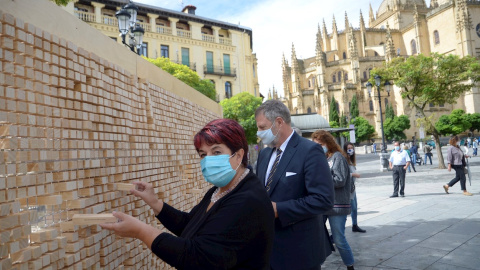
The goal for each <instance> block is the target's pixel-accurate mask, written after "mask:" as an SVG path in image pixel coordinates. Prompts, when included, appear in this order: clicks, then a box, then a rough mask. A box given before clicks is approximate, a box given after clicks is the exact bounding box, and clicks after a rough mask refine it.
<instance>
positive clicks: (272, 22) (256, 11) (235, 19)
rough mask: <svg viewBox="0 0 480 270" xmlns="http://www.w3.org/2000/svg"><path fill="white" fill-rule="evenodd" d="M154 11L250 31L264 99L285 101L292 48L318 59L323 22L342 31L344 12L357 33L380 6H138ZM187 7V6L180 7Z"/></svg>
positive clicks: (189, 0) (360, 2)
mask: <svg viewBox="0 0 480 270" xmlns="http://www.w3.org/2000/svg"><path fill="white" fill-rule="evenodd" d="M135 2H139V3H145V4H149V5H152V6H159V7H163V8H168V9H172V10H176V11H181V9H182V7H183V6H185V5H194V6H196V7H197V10H196V15H199V16H202V17H207V18H212V19H217V20H221V21H225V22H229V23H234V24H238V23H240V24H241V25H242V26H246V27H249V28H251V29H252V31H253V52H254V53H256V54H257V59H258V76H259V77H258V78H259V84H260V91H261V93H262V94H263V95H264V96H265V97H267V95H268V90H269V89H270V88H272V86H273V85H275V88H276V89H277V91H278V93H279V95H281V96H283V84H282V69H281V62H282V53H285V58H286V59H287V61H288V62H289V63H290V62H291V50H292V42H293V44H294V45H295V51H296V54H297V57H298V58H308V57H313V56H315V39H316V33H317V25H318V24H320V27H322V23H323V19H325V23H326V25H327V30H328V32H329V33H331V32H332V19H333V16H335V19H336V22H337V28H338V30H343V29H345V12H347V14H348V19H349V21H350V24H352V25H353V27H359V17H360V10H362V13H363V18H364V20H365V23H366V26H367V27H368V11H369V3H371V4H372V8H373V10H374V12H375V13H376V12H377V9H378V7H379V6H380V4H381V2H382V0H372V1H366V0H336V1H326V0H323V1H320V0H317V1H315V0H313V1H312V0H185V1H180V0H136V1H135ZM182 4H183V5H182Z"/></svg>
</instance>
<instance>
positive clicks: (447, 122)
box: [435, 110, 472, 135]
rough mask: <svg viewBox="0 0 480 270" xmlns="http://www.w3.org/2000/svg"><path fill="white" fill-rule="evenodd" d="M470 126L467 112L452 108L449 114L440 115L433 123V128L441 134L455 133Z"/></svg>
mask: <svg viewBox="0 0 480 270" xmlns="http://www.w3.org/2000/svg"><path fill="white" fill-rule="evenodd" d="M471 127H472V124H471V123H470V122H469V117H468V114H465V111H463V110H453V111H452V112H451V113H450V114H446V115H442V116H441V117H440V118H439V119H438V121H437V122H436V123H435V129H437V130H438V132H439V133H440V134H441V135H457V134H459V133H462V132H464V131H465V130H468V129H470V128H471Z"/></svg>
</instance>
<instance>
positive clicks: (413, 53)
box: [410, 39, 417, 55]
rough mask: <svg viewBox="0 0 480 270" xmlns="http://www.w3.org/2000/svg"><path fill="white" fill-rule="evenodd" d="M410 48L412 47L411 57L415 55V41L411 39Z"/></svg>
mask: <svg viewBox="0 0 480 270" xmlns="http://www.w3.org/2000/svg"><path fill="white" fill-rule="evenodd" d="M410 47H412V55H415V54H417V42H416V41H415V39H412V41H410Z"/></svg>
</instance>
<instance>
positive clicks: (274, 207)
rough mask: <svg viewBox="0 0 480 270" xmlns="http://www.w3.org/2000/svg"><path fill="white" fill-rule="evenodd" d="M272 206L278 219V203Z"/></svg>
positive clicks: (273, 203)
mask: <svg viewBox="0 0 480 270" xmlns="http://www.w3.org/2000/svg"><path fill="white" fill-rule="evenodd" d="M272 206H273V211H274V212H275V218H278V213H277V203H276V202H272Z"/></svg>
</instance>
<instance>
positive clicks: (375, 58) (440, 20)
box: [269, 0, 480, 139]
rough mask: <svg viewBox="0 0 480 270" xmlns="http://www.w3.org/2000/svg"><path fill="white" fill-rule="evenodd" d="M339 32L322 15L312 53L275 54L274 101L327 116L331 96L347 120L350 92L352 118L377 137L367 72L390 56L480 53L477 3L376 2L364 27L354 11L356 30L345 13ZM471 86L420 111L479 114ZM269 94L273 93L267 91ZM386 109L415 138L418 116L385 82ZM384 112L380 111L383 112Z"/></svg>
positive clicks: (293, 109)
mask: <svg viewBox="0 0 480 270" xmlns="http://www.w3.org/2000/svg"><path fill="white" fill-rule="evenodd" d="M344 25H345V29H344V30H339V29H338V28H337V22H336V20H335V17H334V18H333V23H332V30H331V31H330V33H329V32H328V30H327V28H326V25H325V20H324V21H323V27H320V25H319V26H318V31H317V34H316V35H317V39H316V44H315V45H316V50H315V56H313V57H310V58H306V59H298V58H297V56H296V53H295V47H294V44H292V52H291V60H290V63H289V62H288V60H287V59H286V58H285V55H283V59H282V71H283V91H284V92H283V93H284V96H283V97H281V100H282V101H283V102H284V103H285V104H286V105H287V107H288V108H289V109H290V111H291V112H292V114H306V113H318V114H320V115H322V116H323V117H325V118H326V119H327V120H328V119H329V107H330V101H331V100H332V97H335V100H336V101H337V103H338V104H337V108H338V109H339V115H341V114H342V113H343V114H344V115H345V116H346V117H347V118H348V117H349V108H350V101H351V100H352V97H353V96H354V95H356V96H357V99H358V103H359V110H360V116H361V117H364V118H365V119H367V120H368V121H369V122H370V124H372V125H373V126H374V127H375V129H376V131H377V135H376V136H377V137H380V136H381V135H380V134H381V132H380V113H379V111H380V110H379V102H378V97H377V95H374V94H372V95H369V93H368V91H367V88H366V82H367V80H368V79H369V77H370V71H371V70H372V69H373V68H375V67H382V66H383V64H384V62H385V61H390V60H391V59H392V58H395V57H398V56H400V57H408V56H411V55H416V54H424V55H427V56H428V55H430V54H432V53H440V54H456V55H459V56H466V55H470V56H475V57H479V56H480V0H431V1H430V3H429V5H428V6H427V4H426V3H425V0H384V1H383V2H382V3H381V4H380V7H379V8H378V10H377V12H376V13H374V11H373V9H372V6H371V5H370V10H369V16H368V27H367V24H366V22H365V20H364V18H363V15H362V12H361V11H360V23H359V27H358V28H356V27H353V26H352V24H351V23H350V22H349V19H348V15H347V14H345V24H344ZM479 90H480V89H479V88H478V87H476V88H473V89H472V90H471V91H469V92H467V93H466V94H464V95H463V96H461V97H460V98H459V100H458V101H457V102H456V103H454V104H441V105H438V106H436V105H433V104H430V106H427V108H426V112H427V114H433V113H434V114H435V116H436V117H439V116H440V115H442V114H448V113H450V112H451V111H452V110H454V109H463V110H465V111H466V112H467V113H474V112H480V92H479ZM269 96H270V97H271V98H277V97H278V94H277V91H276V90H275V89H273V93H270V94H269ZM380 99H381V100H380V101H381V104H382V105H381V106H382V108H381V109H382V112H383V114H384V113H385V105H386V104H390V105H392V106H393V108H394V111H395V113H396V114H397V115H402V114H405V115H407V116H409V118H410V123H411V128H410V129H409V130H406V135H407V138H412V137H413V136H415V137H416V138H417V139H418V138H420V137H423V136H422V135H423V134H420V132H419V130H420V129H419V128H418V127H417V125H416V122H415V121H416V118H417V117H419V115H418V114H417V113H416V112H415V110H412V109H411V108H410V107H409V106H408V104H407V101H406V100H403V99H402V97H401V94H400V90H399V89H397V88H396V87H392V91H390V93H388V95H387V92H385V91H383V92H382V96H381V97H380ZM383 117H384V116H383Z"/></svg>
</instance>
